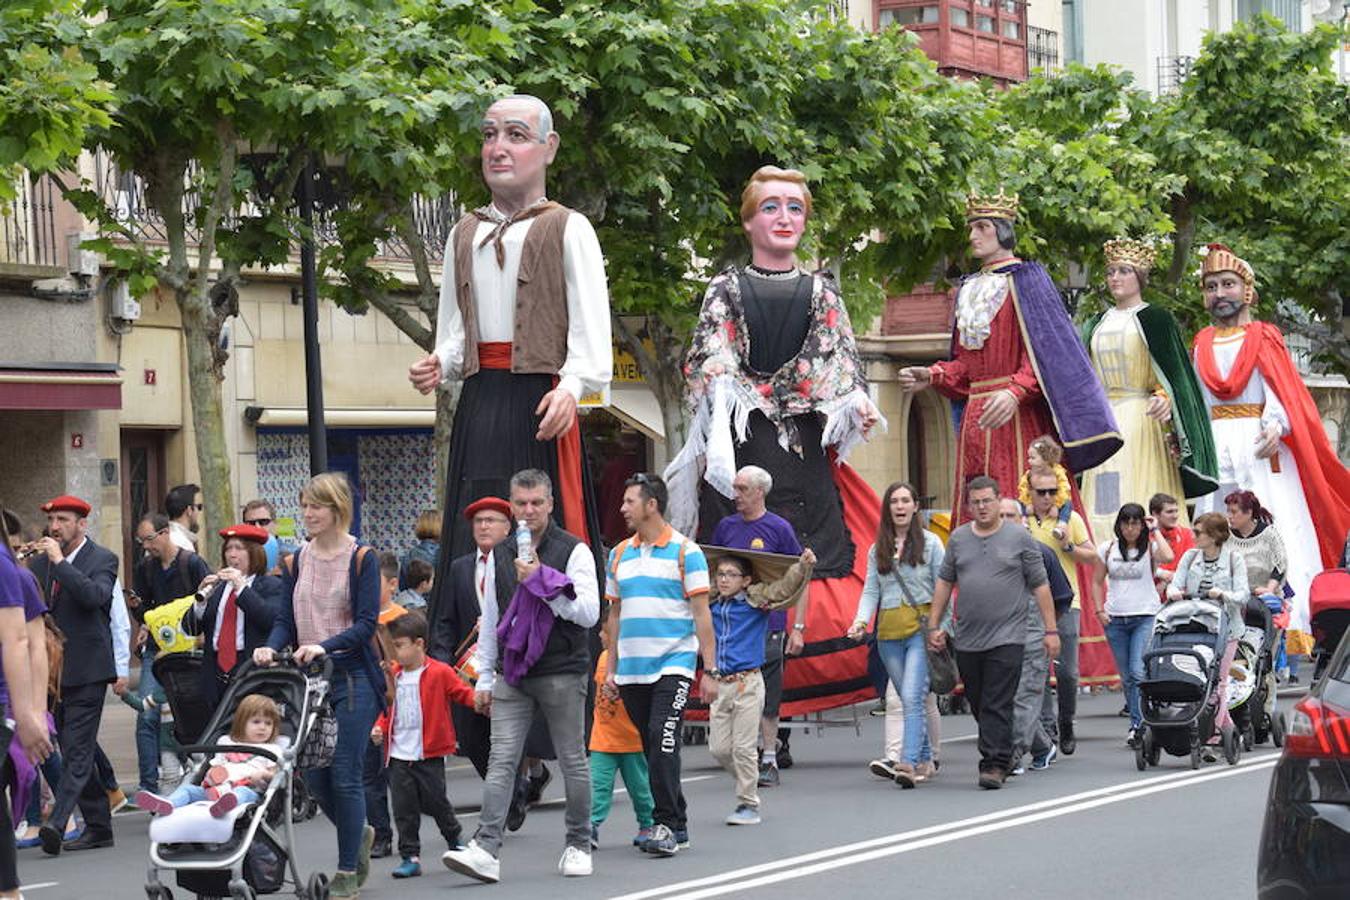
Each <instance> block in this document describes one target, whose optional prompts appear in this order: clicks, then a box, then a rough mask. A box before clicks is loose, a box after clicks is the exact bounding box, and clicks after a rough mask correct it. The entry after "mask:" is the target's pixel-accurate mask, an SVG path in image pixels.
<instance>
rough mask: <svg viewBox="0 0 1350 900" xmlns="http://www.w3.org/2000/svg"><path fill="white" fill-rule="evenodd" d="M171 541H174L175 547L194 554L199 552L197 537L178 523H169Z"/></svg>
mask: <svg viewBox="0 0 1350 900" xmlns="http://www.w3.org/2000/svg"><path fill="white" fill-rule="evenodd" d="M169 540H171V541H173V544H174V546H175V547H181V548H182V549H184V550H188V551H191V552H192V553H196V552H197V536H196V535H194V534H193V533H192V531H191V530H190V529H187V528H184V527H183V526H182V525H179V524H178V523H177V522H170V523H169Z"/></svg>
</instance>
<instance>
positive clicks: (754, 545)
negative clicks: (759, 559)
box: [711, 466, 810, 787]
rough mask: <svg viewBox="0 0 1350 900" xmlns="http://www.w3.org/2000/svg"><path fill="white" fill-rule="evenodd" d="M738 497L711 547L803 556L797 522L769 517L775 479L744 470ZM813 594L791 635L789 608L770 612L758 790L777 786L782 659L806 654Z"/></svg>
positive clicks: (804, 599) (804, 594)
mask: <svg viewBox="0 0 1350 900" xmlns="http://www.w3.org/2000/svg"><path fill="white" fill-rule="evenodd" d="M731 488H732V490H733V491H735V493H736V512H735V513H734V514H732V515H729V516H727V517H726V518H724V519H722V521H720V522H718V523H717V527H716V528H714V529H713V533H712V541H711V542H712V543H713V544H714V545H715V546H718V547H730V548H732V549H734V550H756V551H759V552H762V553H781V554H783V555H785V556H798V555H800V554H801V552H802V545H801V542H800V541H798V540H797V532H796V531H794V530H793V528H792V523H790V522H789V521H788V520H787V519H784V518H783V517H782V516H780V515H778V514H776V513H771V512H769V509H768V506H767V505H766V501H767V500H768V497H769V492H770V491H771V490H773V476H772V475H770V474H769V473H768V472H767V471H766V470H764V469H762V468H760V467H759V466H744V467H743V468H741V470H740V471H739V472H737V473H736V477H735V478H734V479H733V480H732V482H731ZM809 597H810V591H804V592H802V596H801V600H800V601H799V602H798V606H797V615H796V624H795V625H793V626H792V632H791V634H790V635H789V634H788V613H787V610H786V609H775V610H774V611H773V612H771V613H769V632H768V634H767V635H766V636H765V639H764V666H763V668H762V669H761V672H762V673H763V675H764V713H763V715H762V716H761V717H760V728H759V735H760V737H759V740H760V747H761V748H762V749H763V754H762V755H761V756H760V760H759V786H760V787H776V786H777V785H778V752H777V751H778V748H777V739H778V707H779V704H780V703H781V702H782V699H783V662H784V660H783V657H784V655H787V656H796V655H797V654H798V653H801V652H802V645H803V643H804V642H803V639H802V632H803V631H805V630H806V608H807V602H808V598H809Z"/></svg>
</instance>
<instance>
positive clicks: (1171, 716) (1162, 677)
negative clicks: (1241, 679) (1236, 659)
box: [1134, 598, 1242, 772]
mask: <svg viewBox="0 0 1350 900" xmlns="http://www.w3.org/2000/svg"><path fill="white" fill-rule="evenodd" d="M1227 640H1228V614H1227V613H1226V612H1225V610H1224V608H1223V605H1222V604H1219V603H1213V602H1210V601H1207V600H1195V599H1189V598H1188V599H1185V600H1177V601H1174V602H1172V603H1169V604H1168V605H1166V606H1164V607H1163V608H1162V610H1160V611H1159V612H1158V615H1157V617H1156V618H1155V620H1154V623H1153V637H1152V640H1151V641H1150V643H1149V647H1148V649H1147V650H1145V651H1144V679H1143V681H1141V682H1140V684H1139V695H1140V706H1141V707H1142V713H1143V724H1142V725H1141V726H1140V728H1139V730H1138V734H1137V735H1136V737H1137V740H1136V741H1135V746H1134V761H1135V765H1136V766H1137V767H1138V768H1139V771H1141V772H1142V771H1144V770H1145V769H1146V768H1148V767H1149V766H1156V765H1158V761H1159V760H1160V759H1161V758H1162V751H1164V750H1166V751H1167V752H1168V754H1170V755H1172V756H1186V755H1188V754H1189V755H1190V758H1191V768H1192V769H1198V768H1199V767H1200V760H1201V753H1202V748H1203V747H1204V744H1205V742H1206V741H1207V740H1209V738H1210V737H1211V736H1212V735H1213V733H1214V722H1215V719H1216V717H1217V715H1218V704H1217V702H1216V699H1215V689H1216V687H1217V686H1218V683H1219V678H1220V677H1222V675H1221V673H1220V672H1219V669H1220V667H1221V666H1222V664H1223V653H1224V648H1225V645H1226V643H1227ZM1222 740H1223V755H1224V759H1225V760H1227V762H1228V764H1229V765H1237V761H1238V758H1239V756H1240V755H1241V752H1242V748H1241V744H1240V743H1239V739H1238V734H1237V731H1236V730H1235V729H1228V730H1227V731H1225V732H1224V733H1223V736H1222Z"/></svg>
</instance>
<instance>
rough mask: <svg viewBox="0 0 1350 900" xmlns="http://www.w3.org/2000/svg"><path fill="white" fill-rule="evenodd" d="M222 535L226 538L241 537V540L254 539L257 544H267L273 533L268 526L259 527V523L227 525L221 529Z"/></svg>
mask: <svg viewBox="0 0 1350 900" xmlns="http://www.w3.org/2000/svg"><path fill="white" fill-rule="evenodd" d="M220 536H221V537H223V538H225V539H226V540H229V539H230V538H240V539H241V540H245V541H252V542H253V543H255V544H265V543H267V539H268V538H269V537H271V536H272V533H271V532H270V531H268V530H267V529H266V528H259V527H258V526H257V525H227V526H226V527H224V528H222V529H220Z"/></svg>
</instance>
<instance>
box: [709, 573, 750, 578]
mask: <svg viewBox="0 0 1350 900" xmlns="http://www.w3.org/2000/svg"><path fill="white" fill-rule="evenodd" d="M717 577H718V578H749V577H750V576H749V575H742V574H741V573H740V572H718V573H717Z"/></svg>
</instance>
